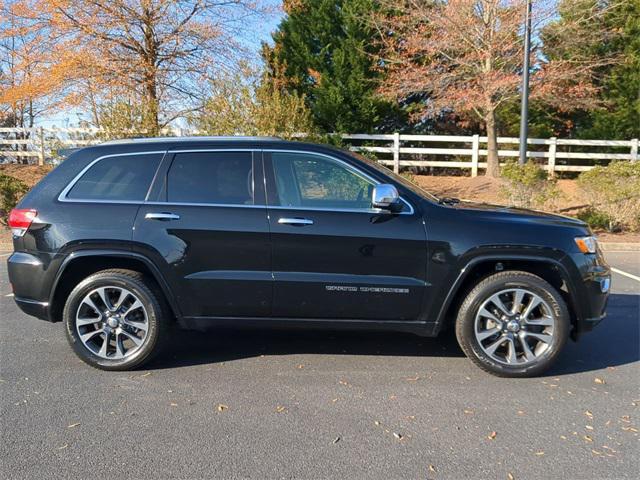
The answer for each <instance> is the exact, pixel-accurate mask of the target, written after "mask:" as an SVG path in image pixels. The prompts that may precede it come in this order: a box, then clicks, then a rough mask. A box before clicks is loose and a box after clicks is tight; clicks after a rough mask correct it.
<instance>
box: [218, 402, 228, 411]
mask: <svg viewBox="0 0 640 480" xmlns="http://www.w3.org/2000/svg"><path fill="white" fill-rule="evenodd" d="M228 409H229V407H227V406H226V405H225V404H223V403H220V404H218V407H217V410H218V411H219V412H224V411H225V410H228Z"/></svg>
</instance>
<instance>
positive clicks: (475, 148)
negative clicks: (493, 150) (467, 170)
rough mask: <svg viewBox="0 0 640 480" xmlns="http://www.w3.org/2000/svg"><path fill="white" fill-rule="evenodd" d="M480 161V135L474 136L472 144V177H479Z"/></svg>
mask: <svg viewBox="0 0 640 480" xmlns="http://www.w3.org/2000/svg"><path fill="white" fill-rule="evenodd" d="M479 160H480V135H474V136H473V141H472V144H471V176H472V177H477V176H478V162H479Z"/></svg>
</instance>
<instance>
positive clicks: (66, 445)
mask: <svg viewBox="0 0 640 480" xmlns="http://www.w3.org/2000/svg"><path fill="white" fill-rule="evenodd" d="M68 446H69V444H68V443H65V444H64V445H62V446H61V447H58V450H64V449H65V448H67V447H68Z"/></svg>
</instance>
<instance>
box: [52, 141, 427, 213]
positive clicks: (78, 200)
mask: <svg viewBox="0 0 640 480" xmlns="http://www.w3.org/2000/svg"><path fill="white" fill-rule="evenodd" d="M198 152H268V153H272V152H277V153H303V154H309V155H317V156H320V157H325V158H327V159H329V160H331V161H333V162H336V163H339V164H341V165H343V166H344V167H345V168H347V169H348V170H349V171H351V172H353V173H354V174H355V175H357V176H359V177H361V178H364V179H365V180H367V181H370V182H371V183H372V184H373V185H380V184H382V182H380V181H378V180H376V179H375V178H373V177H372V176H371V175H369V174H367V173H365V172H363V171H361V170H359V169H358V168H357V167H354V166H353V165H351V164H349V163H347V162H345V161H344V160H340V159H339V158H336V157H334V156H331V155H327V154H326V153H321V152H314V151H311V150H290V149H281V148H224V147H222V148H202V149H199V148H197V149H180V150H153V151H145V152H129V153H112V154H109V155H103V156H101V157H98V158H96V159H95V160H93V161H91V162H90V163H89V164H88V165H87V166H86V167H84V168H83V169H82V170H81V171H80V173H78V174H77V175H76V176H75V177H74V178H73V179H72V180H71V182H69V184H68V185H67V186H66V187H65V188H64V190H62V192H61V193H60V195H58V201H59V202H65V203H104V204H120V205H174V206H186V207H229V208H270V209H274V210H296V211H302V210H309V211H316V212H345V213H366V214H369V215H371V214H380V213H386V210H382V209H378V208H367V209H363V208H322V207H287V206H282V205H264V204H261V205H237V204H225V203H191V202H157V201H151V202H149V201H147V200H146V199H145V200H144V201H139V200H98V199H82V198H67V194H68V193H69V191H71V189H72V188H73V187H74V186H75V184H76V183H77V182H78V180H80V178H81V177H82V176H83V175H84V174H85V173H86V172H87V170H89V169H90V168H91V167H92V166H93V165H95V164H96V163H98V162H99V161H101V160H104V159H105V158H111V157H126V156H132V155H155V154H162V155H167V154H175V153H198ZM265 181H266V180H265ZM400 200H401V201H402V202H403V203H404V204H405V205H406V206H407V207H409V211H406V212H398V213H396V214H395V215H413V214H414V213H415V210H414V208H413V205H411V203H410V202H408V201H407V200H406V199H405V198H404V197H402V196H401V197H400Z"/></svg>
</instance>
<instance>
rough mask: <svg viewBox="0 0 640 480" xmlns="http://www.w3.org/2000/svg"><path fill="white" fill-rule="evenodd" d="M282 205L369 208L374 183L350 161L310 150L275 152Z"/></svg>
mask: <svg viewBox="0 0 640 480" xmlns="http://www.w3.org/2000/svg"><path fill="white" fill-rule="evenodd" d="M272 162H273V169H274V173H275V180H276V189H277V191H278V197H279V202H280V205H282V206H287V207H317V208H348V209H367V208H370V207H371V194H372V191H373V187H374V184H373V182H371V181H370V180H368V179H365V178H363V177H362V176H361V175H359V174H358V173H356V172H355V171H353V170H351V169H350V168H348V167H347V166H346V165H343V164H341V163H338V162H336V161H333V160H331V159H329V158H326V157H322V156H319V155H314V154H306V153H279V152H274V153H273V154H272Z"/></svg>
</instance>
